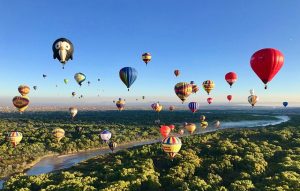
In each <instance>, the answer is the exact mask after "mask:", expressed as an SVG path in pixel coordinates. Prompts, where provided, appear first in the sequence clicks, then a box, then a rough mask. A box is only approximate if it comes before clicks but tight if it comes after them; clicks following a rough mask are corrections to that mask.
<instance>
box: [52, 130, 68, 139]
mask: <svg viewBox="0 0 300 191" xmlns="http://www.w3.org/2000/svg"><path fill="white" fill-rule="evenodd" d="M52 135H53V137H54V138H55V139H56V140H57V142H59V141H60V140H61V139H62V138H64V137H65V130H63V129H62V128H55V129H54V130H53V131H52Z"/></svg>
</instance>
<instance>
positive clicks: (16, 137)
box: [7, 131, 23, 147]
mask: <svg viewBox="0 0 300 191" xmlns="http://www.w3.org/2000/svg"><path fill="white" fill-rule="evenodd" d="M22 138H23V135H22V133H21V132H18V131H12V132H10V133H9V134H8V136H7V140H8V141H9V142H10V143H11V144H12V145H13V146H14V147H16V146H17V145H18V144H19V143H20V142H21V140H22Z"/></svg>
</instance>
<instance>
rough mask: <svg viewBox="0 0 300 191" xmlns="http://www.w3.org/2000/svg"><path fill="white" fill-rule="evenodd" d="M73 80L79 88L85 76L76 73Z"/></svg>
mask: <svg viewBox="0 0 300 191" xmlns="http://www.w3.org/2000/svg"><path fill="white" fill-rule="evenodd" d="M74 79H75V80H76V82H77V83H78V84H79V85H80V86H81V85H82V82H84V81H85V79H86V76H85V75H84V74H83V73H81V72H79V73H76V74H75V75H74Z"/></svg>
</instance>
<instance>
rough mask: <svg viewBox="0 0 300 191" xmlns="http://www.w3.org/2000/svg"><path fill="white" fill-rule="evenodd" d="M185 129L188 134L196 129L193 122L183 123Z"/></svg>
mask: <svg viewBox="0 0 300 191" xmlns="http://www.w3.org/2000/svg"><path fill="white" fill-rule="evenodd" d="M184 127H185V129H186V130H187V131H188V132H189V133H190V134H193V133H194V131H195V130H196V128H197V127H196V125H195V124H194V123H187V124H185V126H184Z"/></svg>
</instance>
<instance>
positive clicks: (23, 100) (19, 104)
mask: <svg viewBox="0 0 300 191" xmlns="http://www.w3.org/2000/svg"><path fill="white" fill-rule="evenodd" d="M12 102H13V104H14V106H15V107H16V108H17V109H18V110H19V112H20V113H23V112H24V111H25V110H26V109H27V108H28V105H29V99H28V97H27V96H15V97H14V98H13V100H12Z"/></svg>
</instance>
